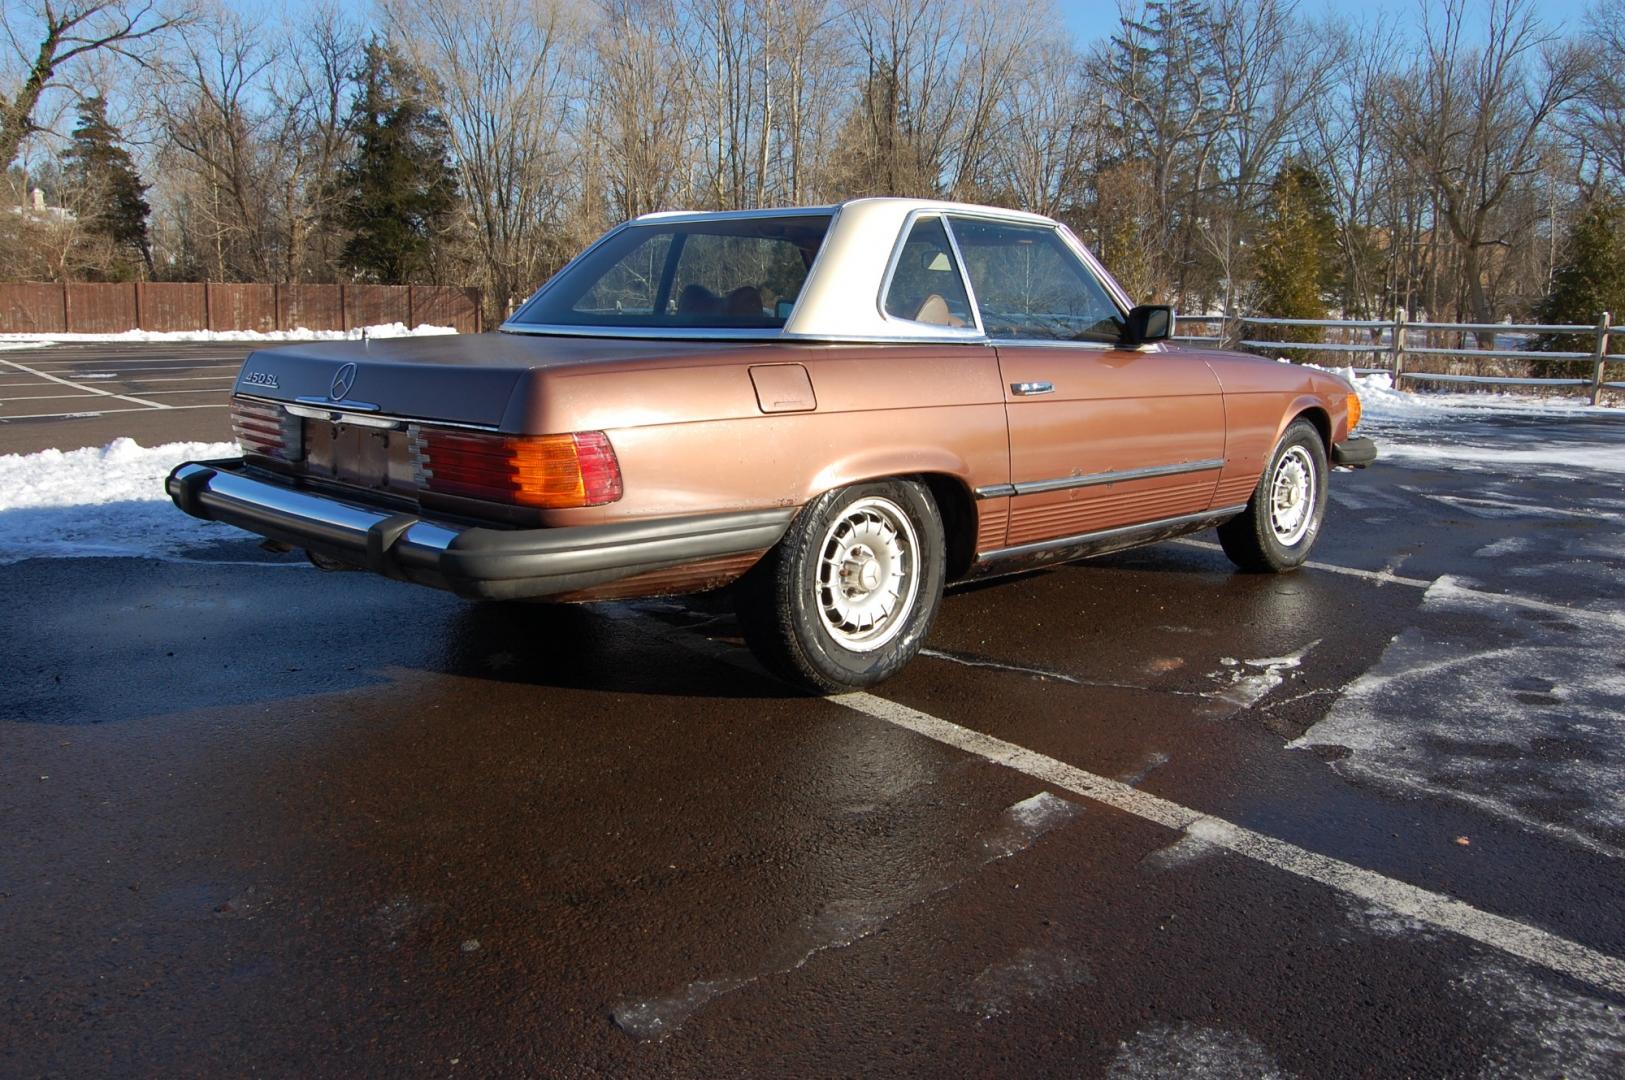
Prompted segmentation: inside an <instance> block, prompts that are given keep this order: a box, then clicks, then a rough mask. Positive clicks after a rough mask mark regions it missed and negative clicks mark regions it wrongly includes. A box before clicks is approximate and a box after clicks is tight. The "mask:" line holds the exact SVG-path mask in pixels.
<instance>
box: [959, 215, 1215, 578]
mask: <svg viewBox="0 0 1625 1080" xmlns="http://www.w3.org/2000/svg"><path fill="white" fill-rule="evenodd" d="M949 221H950V224H951V227H952V230H953V236H954V240H955V242H956V243H957V245H958V249H959V251H960V254H961V258H962V259H963V262H964V266H965V270H966V275H967V277H968V278H969V280H970V283H971V286H972V291H973V294H974V295H973V297H972V300H973V302H974V303H975V305H976V307H977V310H978V313H979V316H980V319H981V323H982V326H983V329H984V330H985V331H986V333H987V336H988V337H989V339H990V340H991V341H992V342H993V345H994V347H995V349H996V351H997V353H998V359H999V369H1000V373H1001V376H1002V380H1003V383H1004V394H1005V402H1006V405H1005V409H1006V415H1007V417H1008V422H1009V428H1010V485H1009V490H1008V491H1006V492H1004V493H1005V494H1009V495H1010V496H1011V502H1010V519H1009V530H1008V533H1007V537H1006V547H1021V546H1023V545H1027V544H1042V543H1043V542H1045V541H1054V540H1058V539H1062V538H1070V537H1082V536H1087V535H1089V534H1093V533H1098V532H1103V531H1106V530H1110V529H1117V528H1122V527H1125V526H1132V525H1141V524H1148V523H1152V522H1160V521H1168V520H1170V519H1177V518H1180V517H1184V516H1186V515H1191V514H1198V513H1201V512H1202V511H1205V510H1207V509H1208V508H1209V507H1210V506H1211V504H1212V500H1213V493H1214V488H1215V485H1216V483H1217V481H1218V477H1219V472H1220V470H1221V469H1222V467H1223V465H1224V461H1223V459H1224V438H1225V422H1224V398H1223V394H1222V391H1221V389H1220V386H1219V381H1218V379H1217V378H1216V377H1215V376H1214V374H1213V372H1212V371H1211V370H1210V369H1209V368H1208V366H1207V364H1206V363H1204V362H1203V361H1202V360H1201V359H1200V358H1198V357H1195V356H1192V355H1188V354H1186V353H1184V352H1183V351H1181V350H1179V349H1172V348H1165V347H1162V346H1152V347H1148V348H1145V349H1131V348H1123V347H1121V346H1120V345H1118V344H1117V341H1118V339H1119V335H1120V332H1121V329H1122V325H1123V316H1124V312H1123V309H1122V307H1121V305H1120V304H1119V303H1118V302H1117V301H1116V300H1115V299H1114V298H1113V296H1112V294H1111V292H1110V291H1109V290H1108V289H1107V287H1106V286H1105V284H1104V283H1103V282H1102V281H1101V280H1100V279H1099V278H1098V277H1097V276H1096V275H1095V273H1094V271H1093V269H1092V268H1091V267H1090V266H1089V264H1088V263H1087V262H1086V261H1085V260H1084V259H1083V258H1082V256H1081V255H1080V254H1079V253H1078V252H1077V251H1076V250H1075V249H1074V248H1073V247H1072V245H1071V244H1070V243H1068V241H1067V239H1066V238H1065V237H1063V236H1062V235H1061V233H1060V232H1059V230H1057V229H1056V228H1054V227H1053V226H1050V225H1046V224H1040V223H1028V222H1021V221H1007V220H1002V219H996V218H988V217H980V216H971V215H963V216H961V215H955V216H951V217H950V219H949Z"/></svg>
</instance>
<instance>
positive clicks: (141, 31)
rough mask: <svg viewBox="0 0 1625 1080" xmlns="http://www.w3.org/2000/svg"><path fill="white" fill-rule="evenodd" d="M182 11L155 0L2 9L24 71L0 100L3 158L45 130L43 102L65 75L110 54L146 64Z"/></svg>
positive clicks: (84, 0) (37, 1)
mask: <svg viewBox="0 0 1625 1080" xmlns="http://www.w3.org/2000/svg"><path fill="white" fill-rule="evenodd" d="M186 17H187V16H186V13H185V10H184V9H180V8H177V9H173V10H168V11H166V10H164V9H160V8H159V7H158V6H157V4H156V3H154V2H151V0H67V2H66V3H59V2H57V0H30V2H27V3H22V4H16V5H13V4H10V3H8V4H7V5H6V6H5V7H4V9H3V10H0V27H3V29H4V32H5V36H6V42H7V44H8V45H9V46H10V50H11V53H12V56H13V58H14V59H15V61H16V62H17V63H18V64H19V65H20V67H21V78H20V80H19V82H18V85H16V87H15V88H12V89H9V90H8V92H7V93H6V95H5V96H4V98H0V157H3V158H4V163H5V164H6V165H10V164H11V163H12V162H13V161H16V160H17V153H18V150H19V149H20V148H21V147H22V144H23V140H24V139H27V138H28V137H29V136H30V135H32V134H34V133H36V132H38V131H40V130H42V129H41V127H40V126H39V125H38V123H37V112H38V110H39V107H40V99H41V98H42V97H43V96H44V95H45V94H46V92H47V91H49V90H50V89H51V88H53V87H55V86H58V85H60V84H61V80H62V77H63V75H64V73H66V72H72V71H74V70H75V67H76V65H78V64H81V63H83V62H84V61H87V60H89V59H91V58H94V57H97V56H102V55H107V54H112V55H116V56H120V57H123V58H125V59H128V60H130V61H133V62H134V63H137V64H146V63H147V62H148V61H149V59H150V56H151V46H152V45H153V44H154V43H155V39H157V38H158V37H159V36H160V35H162V34H163V33H165V32H166V31H168V30H170V29H172V28H174V27H176V26H178V25H180V24H181V23H182V22H183V21H184V20H185V18H186Z"/></svg>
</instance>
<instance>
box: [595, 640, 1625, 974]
mask: <svg viewBox="0 0 1625 1080" xmlns="http://www.w3.org/2000/svg"><path fill="white" fill-rule="evenodd" d="M605 613H606V614H610V615H611V616H612V617H614V618H616V619H618V620H624V621H626V622H629V623H632V624H634V625H637V626H639V627H640V628H641V629H643V630H644V631H645V632H649V633H652V634H654V635H656V636H657V637H658V638H659V639H660V640H661V641H664V642H673V643H675V644H677V645H678V646H679V647H681V648H683V649H685V650H688V651H690V652H696V653H699V654H700V655H703V656H707V657H710V658H712V659H716V660H721V661H722V662H724V663H727V664H731V665H733V666H735V667H739V668H743V669H745V670H747V671H750V672H752V673H753V674H758V675H760V674H761V673H762V672H761V669H760V668H758V667H756V666H754V665H753V664H751V663H750V662H749V661H747V660H746V657H747V656H748V655H749V654H748V653H746V652H745V651H744V650H742V649H740V648H738V647H737V646H730V645H726V644H723V643H722V642H717V641H713V640H711V639H710V638H707V637H703V636H700V635H697V634H693V633H676V634H674V633H672V631H671V628H669V627H667V626H666V625H665V624H663V623H659V622H657V621H655V620H654V619H651V618H649V617H648V616H646V615H641V614H638V613H636V612H634V611H631V610H629V609H624V608H614V609H606V611H605ZM825 700H826V701H829V702H830V703H831V704H835V705H840V706H842V707H843V708H846V709H850V710H852V711H853V712H856V713H861V714H862V715H864V716H867V717H870V718H871V719H874V720H879V721H882V722H884V723H887V724H891V725H893V726H894V727H899V728H902V729H904V730H906V731H911V732H913V733H914V734H916V735H920V736H923V737H925V738H927V739H931V740H932V741H933V742H937V743H941V744H942V745H944V746H949V747H952V748H954V749H956V750H960V751H963V752H964V753H967V754H971V755H974V756H976V757H980V758H982V759H983V760H985V761H988V762H991V763H993V764H995V765H1002V766H1004V767H1005V768H1009V769H1014V770H1016V771H1017V772H1020V773H1023V774H1025V775H1027V776H1031V777H1032V778H1033V779H1035V780H1041V781H1043V782H1044V783H1046V784H1050V785H1053V786H1054V787H1058V788H1061V789H1064V790H1066V791H1070V792H1072V793H1073V794H1075V795H1080V796H1082V797H1084V798H1086V799H1090V800H1092V801H1094V802H1098V803H1102V804H1104V805H1106V806H1110V807H1112V808H1113V809H1115V810H1120V811H1122V812H1123V813H1126V814H1131V815H1133V816H1134V817H1137V818H1140V819H1141V820H1144V821H1150V822H1154V823H1155V824H1158V825H1162V826H1164V827H1165V828H1169V829H1173V830H1175V831H1177V832H1180V833H1183V834H1185V835H1186V836H1192V837H1195V838H1197V839H1200V840H1205V841H1207V842H1208V843H1211V844H1215V845H1218V846H1219V847H1222V848H1224V849H1226V850H1227V851H1230V852H1233V853H1235V854H1237V855H1242V856H1245V857H1246V858H1249V859H1252V860H1254V861H1255V862H1259V863H1262V864H1264V865H1266V866H1270V867H1273V868H1274V869H1277V870H1282V871H1285V872H1286V873H1289V874H1292V875H1294V876H1295V877H1299V878H1302V879H1304V880H1306V881H1311V882H1314V883H1315V884H1317V885H1322V886H1325V887H1327V888H1331V889H1335V890H1337V891H1338V892H1341V893H1344V894H1346V895H1348V896H1353V897H1357V898H1359V899H1361V900H1364V901H1366V902H1368V903H1371V904H1376V905H1378V906H1380V907H1383V908H1386V909H1388V910H1390V911H1394V912H1397V913H1399V914H1401V915H1405V916H1408V917H1410V918H1413V919H1416V920H1417V921H1418V922H1422V923H1426V924H1427V925H1429V926H1433V927H1436V928H1437V929H1440V930H1445V931H1449V932H1450V933H1453V934H1458V935H1460V936H1462V937H1465V938H1467V939H1469V940H1471V941H1476V942H1478V943H1479V944H1481V945H1487V946H1489V947H1490V948H1492V949H1497V950H1499V951H1501V952H1504V953H1507V954H1509V955H1512V956H1516V957H1519V958H1521V959H1524V960H1527V961H1529V962H1530V963H1532V964H1538V965H1540V966H1541V967H1544V968H1547V969H1549V970H1551V971H1555V972H1558V973H1560V974H1563V975H1568V976H1570V977H1572V978H1575V979H1579V980H1581V981H1583V982H1586V983H1589V984H1591V985H1593V986H1598V987H1602V988H1603V989H1606V990H1610V991H1612V992H1614V993H1625V960H1622V959H1620V958H1619V957H1615V956H1610V955H1608V954H1607V953H1603V952H1598V951H1597V950H1595V949H1592V948H1590V947H1589V946H1586V945H1582V944H1580V943H1579V942H1577V941H1570V940H1569V939H1568V938H1565V937H1561V936H1559V935H1557V934H1553V933H1551V932H1549V931H1546V930H1541V929H1539V928H1538V927H1534V926H1530V925H1529V924H1527V923H1522V922H1519V921H1517V920H1516V919H1509V918H1506V917H1505V916H1503V915H1495V914H1492V913H1490V912H1487V911H1483V910H1481V909H1479V908H1475V907H1473V906H1472V905H1471V904H1468V903H1466V902H1464V901H1461V900H1457V899H1455V898H1454V897H1450V896H1446V895H1444V894H1442V893H1436V892H1431V891H1429V890H1427V889H1423V888H1419V887H1417V886H1415V885H1411V884H1408V883H1406V882H1403V881H1399V880H1398V879H1396V878H1390V877H1387V876H1385V875H1383V874H1379V873H1377V872H1376V871H1374V870H1367V869H1365V868H1364V867H1361V866H1356V865H1354V864H1353V863H1349V862H1344V861H1343V860H1341V859H1334V858H1332V857H1331V856H1328V855H1321V854H1318V853H1316V852H1313V851H1310V850H1308V849H1307V848H1302V847H1299V846H1298V845H1296V844H1292V843H1289V842H1287V841H1285V840H1280V839H1277V838H1276V837H1273V836H1268V835H1265V834H1264V833H1260V832H1256V831H1254V830H1252V829H1249V828H1247V827H1246V826H1243V825H1237V824H1236V823H1234V822H1232V821H1227V820H1225V819H1224V818H1218V817H1213V816H1211V815H1209V814H1204V813H1202V812H1201V811H1199V810H1193V809H1191V808H1190V807H1188V806H1182V805H1180V804H1179V803H1176V802H1174V801H1172V800H1170V799H1164V798H1162V797H1161V796H1159V795H1153V794H1151V793H1150V792H1146V791H1141V790H1140V789H1139V788H1135V787H1130V786H1129V785H1128V784H1125V783H1123V782H1122V781H1121V780H1114V779H1112V778H1110V777H1106V776H1101V775H1099V774H1097V773H1092V772H1089V771H1087V770H1085V769H1080V768H1078V767H1077V766H1075V765H1068V764H1067V763H1066V762H1064V761H1061V760H1059V759H1057V758H1052V757H1050V756H1049V755H1047V754H1041V753H1039V752H1038V751H1036V750H1028V749H1027V748H1026V747H1024V746H1019V745H1017V744H1016V743H1012V742H1006V741H1005V740H1003V739H1000V738H997V737H995V736H992V735H986V734H983V733H982V732H980V731H975V730H972V729H971V728H967V727H961V726H960V725H958V724H955V723H953V722H952V721H949V720H943V719H941V718H940V717H936V716H932V715H931V714H929V713H924V712H921V711H920V710H918V709H913V708H910V707H909V706H907V705H901V704H899V703H897V702H895V701H888V700H887V699H885V698H882V697H879V696H877V695H875V694H870V693H863V692H859V693H851V694H841V695H838V696H835V697H830V698H826V699H825Z"/></svg>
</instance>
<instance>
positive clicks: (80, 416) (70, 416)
mask: <svg viewBox="0 0 1625 1080" xmlns="http://www.w3.org/2000/svg"><path fill="white" fill-rule="evenodd" d="M115 396H117V395H115ZM159 408H162V409H167V410H173V411H175V412H181V411H182V410H185V409H229V408H231V405H230V403H229V402H224V401H222V402H219V403H216V404H209V405H162V406H159ZM156 411H157V410H156V409H147V408H141V409H100V410H98V411H96V412H46V413H18V414H16V415H13V414H11V413H4V412H0V424H4V423H9V422H10V421H12V420H89V419H92V418H94V417H97V416H112V415H114V414H115V413H136V412H156Z"/></svg>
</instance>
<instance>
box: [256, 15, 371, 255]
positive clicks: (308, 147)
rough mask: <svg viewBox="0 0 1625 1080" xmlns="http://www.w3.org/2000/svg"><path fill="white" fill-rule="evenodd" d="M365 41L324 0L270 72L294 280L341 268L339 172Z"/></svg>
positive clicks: (282, 211)
mask: <svg viewBox="0 0 1625 1080" xmlns="http://www.w3.org/2000/svg"><path fill="white" fill-rule="evenodd" d="M362 45H363V34H362V31H361V28H360V27H359V26H357V25H356V24H355V23H354V22H352V21H351V20H350V19H349V17H347V16H346V15H345V14H344V13H343V12H342V11H341V10H340V8H339V6H338V4H337V3H336V0H322V2H321V3H319V4H317V5H316V6H314V7H313V8H312V9H311V10H310V14H309V17H308V21H306V22H305V23H303V24H302V25H300V26H298V27H297V28H296V30H295V32H294V33H293V34H292V35H291V38H290V40H289V41H288V44H287V47H286V49H285V50H283V51H282V52H281V53H280V55H279V62H278V63H277V64H276V65H275V66H274V67H273V68H272V69H271V71H270V72H269V75H270V80H269V81H270V86H269V93H270V98H271V103H272V107H273V109H272V111H273V113H274V115H275V116H276V123H275V125H274V128H273V129H272V131H271V132H270V133H269V135H270V139H271V141H272V143H273V145H274V147H275V158H276V160H277V162H278V164H279V169H278V177H277V179H278V181H279V182H278V184H277V188H276V190H277V194H278V203H279V205H278V207H277V217H278V219H279V220H280V221H281V222H282V223H283V228H284V231H285V233H286V237H285V240H284V243H283V246H284V248H285V252H286V256H285V263H286V266H285V270H284V275H285V277H286V279H287V280H288V281H308V280H312V279H317V278H324V279H325V278H330V276H331V275H332V273H333V266H334V262H335V260H336V258H337V255H338V250H339V248H340V246H341V240H340V238H339V237H338V236H337V235H335V231H334V229H333V228H332V227H331V222H332V218H333V211H334V208H335V205H336V203H337V195H336V185H335V179H336V177H337V174H338V169H339V166H340V165H341V164H342V162H343V160H344V158H345V156H346V155H347V154H348V153H349V152H350V151H351V150H352V148H353V147H352V141H351V138H350V133H349V132H348V131H347V130H346V128H345V123H346V117H347V115H348V111H349V105H350V101H351V99H352V97H353V94H354V91H355V86H356V72H357V71H358V70H359V68H360V65H361V57H362Z"/></svg>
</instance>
